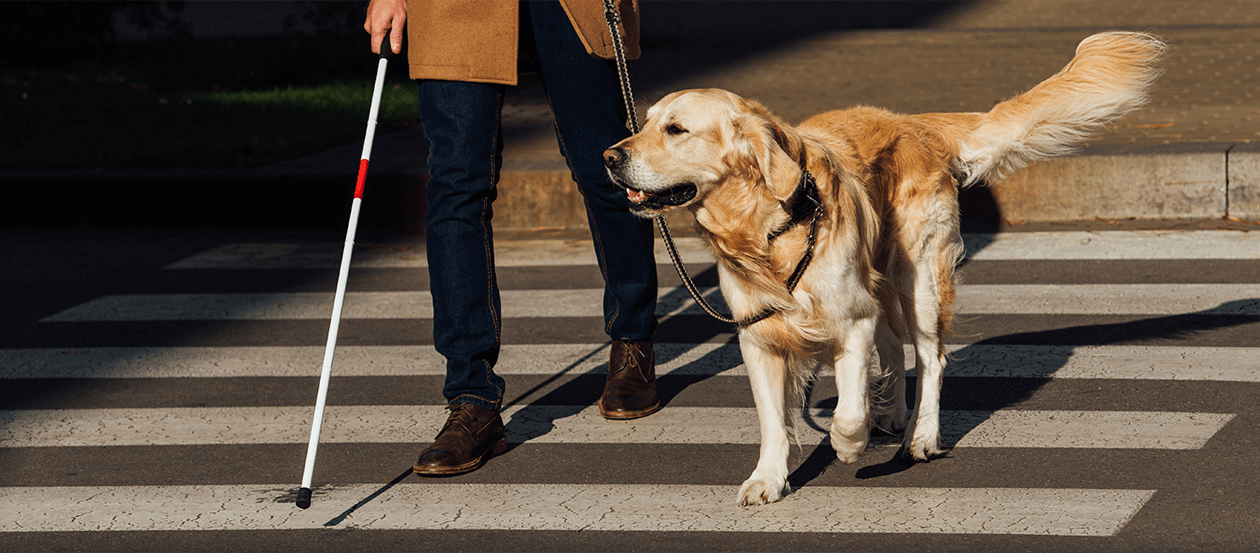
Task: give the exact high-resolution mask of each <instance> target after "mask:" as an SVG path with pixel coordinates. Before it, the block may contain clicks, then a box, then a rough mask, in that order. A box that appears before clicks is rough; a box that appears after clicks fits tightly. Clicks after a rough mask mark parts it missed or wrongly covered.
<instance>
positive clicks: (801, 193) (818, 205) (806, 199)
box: [766, 169, 822, 242]
mask: <svg viewBox="0 0 1260 553" xmlns="http://www.w3.org/2000/svg"><path fill="white" fill-rule="evenodd" d="M792 196H793V200H792V205H791V207H790V208H789V209H788V214H789V215H791V217H790V218H788V220H787V222H786V223H783V226H781V227H779V228H777V229H774V230H772V231H770V233H769V234H767V235H766V241H767V242H773V241H774V239H775V238H778V237H779V235H781V234H783V233H785V232H787V231H789V230H791V229H792V227H794V226H796V225H799V224H801V223H804V222H805V221H806V220H808V219H809V218H811V217H817V216H818V214H821V213H822V200H821V199H819V197H818V183H817V182H814V175H813V174H811V173H810V172H809V170H807V169H802V170H801V181H800V182H798V183H797V184H796V193H794V194H792Z"/></svg>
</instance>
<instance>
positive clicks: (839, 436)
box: [831, 419, 871, 465]
mask: <svg viewBox="0 0 1260 553" xmlns="http://www.w3.org/2000/svg"><path fill="white" fill-rule="evenodd" d="M870 435H871V432H870V428H868V427H867V426H866V421H865V420H860V421H857V422H853V421H850V422H849V423H848V424H845V422H844V421H841V420H839V419H833V420H832V421H831V448H832V449H834V450H835V451H836V459H839V460H840V462H841V463H844V464H846V465H852V464H853V463H854V462H856V461H857V460H858V456H859V455H861V454H862V452H863V451H866V444H867V442H868V441H869V440H870Z"/></svg>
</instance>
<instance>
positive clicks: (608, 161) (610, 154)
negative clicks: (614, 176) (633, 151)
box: [604, 148, 626, 169]
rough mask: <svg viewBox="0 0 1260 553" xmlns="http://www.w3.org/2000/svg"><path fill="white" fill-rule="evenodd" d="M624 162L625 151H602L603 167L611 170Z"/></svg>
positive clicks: (616, 149)
mask: <svg viewBox="0 0 1260 553" xmlns="http://www.w3.org/2000/svg"><path fill="white" fill-rule="evenodd" d="M625 162H626V151H625V150H622V149H621V148H609V149H607V150H604V166H605V167H608V168H609V169H613V168H615V167H617V166H618V165H621V164H622V163H625Z"/></svg>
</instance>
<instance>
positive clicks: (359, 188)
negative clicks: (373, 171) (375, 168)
mask: <svg viewBox="0 0 1260 553" xmlns="http://www.w3.org/2000/svg"><path fill="white" fill-rule="evenodd" d="M367 164H368V160H366V159H360V160H359V182H357V183H355V184H354V197H355V198H358V199H360V200H362V199H363V181H366V180H367Z"/></svg>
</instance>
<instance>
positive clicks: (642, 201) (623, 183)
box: [604, 148, 696, 212]
mask: <svg viewBox="0 0 1260 553" xmlns="http://www.w3.org/2000/svg"><path fill="white" fill-rule="evenodd" d="M629 159H630V155H629V154H628V153H627V152H626V151H625V150H623V149H621V148H609V149H608V150H606V151H604V166H605V167H607V168H608V175H609V176H610V177H612V181H613V184H616V185H617V186H620V187H621V188H624V189H626V197H628V198H629V199H630V204H631V205H630V210H631V211H635V212H641V211H659V210H662V209H666V208H670V207H678V206H680V205H683V204H685V203H687V202H690V201H691V200H693V199H695V197H696V185H694V184H692V183H689V182H684V183H681V184H676V185H674V186H671V187H669V188H666V189H665V190H661V191H659V192H648V191H645V190H640V189H638V188H636V187H634V186H631V185H630V184H629V183H628V182H627V179H626V178H625V175H624V173H623V171H624V170H625V166H626V162H627V161H629Z"/></svg>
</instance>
